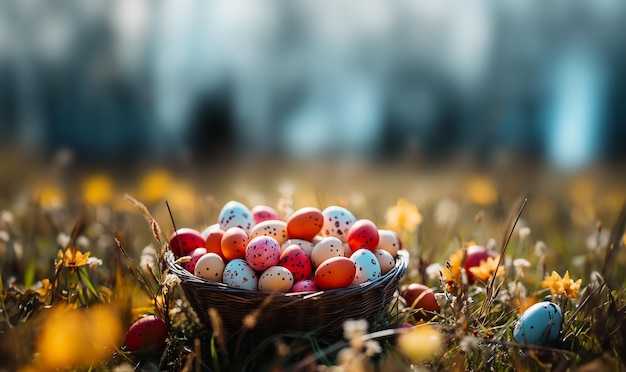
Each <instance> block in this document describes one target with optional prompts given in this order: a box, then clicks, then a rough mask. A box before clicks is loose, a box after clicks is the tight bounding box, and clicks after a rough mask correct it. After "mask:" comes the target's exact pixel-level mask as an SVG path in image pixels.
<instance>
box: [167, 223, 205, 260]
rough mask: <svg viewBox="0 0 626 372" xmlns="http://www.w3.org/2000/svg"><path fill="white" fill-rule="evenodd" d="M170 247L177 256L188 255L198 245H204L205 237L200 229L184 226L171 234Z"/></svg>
mask: <svg viewBox="0 0 626 372" xmlns="http://www.w3.org/2000/svg"><path fill="white" fill-rule="evenodd" d="M169 242H170V249H171V250H172V252H173V253H174V255H176V257H182V256H186V255H188V254H189V253H190V252H191V251H193V250H194V249H196V248H198V247H204V238H203V237H202V235H201V234H200V232H199V231H197V230H194V229H190V228H188V227H183V228H181V229H178V230H176V231H175V232H174V233H173V234H172V235H171V236H170V240H169Z"/></svg>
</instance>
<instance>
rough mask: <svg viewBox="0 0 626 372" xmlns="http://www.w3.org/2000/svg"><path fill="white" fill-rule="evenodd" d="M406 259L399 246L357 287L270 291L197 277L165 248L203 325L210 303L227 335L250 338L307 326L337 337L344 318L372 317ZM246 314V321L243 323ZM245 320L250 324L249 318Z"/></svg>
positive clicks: (387, 296)
mask: <svg viewBox="0 0 626 372" xmlns="http://www.w3.org/2000/svg"><path fill="white" fill-rule="evenodd" d="M408 260H409V254H408V252H407V251H405V250H400V251H399V252H398V258H397V259H396V265H395V266H394V267H393V268H392V269H391V270H390V271H389V272H388V273H387V274H385V275H384V276H382V277H380V278H379V279H377V280H375V281H372V282H367V283H364V284H362V285H360V286H355V287H347V288H342V289H333V290H327V291H319V292H315V293H278V294H274V295H271V294H268V293H264V292H258V291H249V290H244V289H238V288H232V287H228V286H226V285H225V284H223V283H216V282H212V281H210V280H206V279H203V278H199V277H197V276H195V275H192V274H191V273H189V272H188V271H187V270H185V269H184V268H182V267H181V266H179V265H177V264H174V263H173V262H174V255H173V254H172V253H171V252H168V257H167V265H168V267H169V269H170V271H171V272H172V273H174V274H175V275H177V276H178V277H179V278H180V279H181V285H182V287H183V290H184V292H185V295H186V296H187V299H188V300H189V302H190V303H191V306H192V307H193V309H194V310H195V311H196V313H197V314H198V317H199V318H200V320H201V321H202V322H203V323H204V325H205V326H206V327H207V328H208V329H209V330H210V329H211V321H210V317H209V309H210V308H214V309H215V310H217V312H218V313H219V316H220V318H221V322H222V327H223V332H224V333H226V337H227V338H233V337H235V336H237V335H238V334H241V333H240V332H243V331H244V330H245V331H246V332H249V335H252V336H253V337H254V338H255V339H264V338H268V337H271V336H273V335H277V334H280V333H288V332H305V331H313V330H315V331H316V334H319V335H334V336H337V335H341V334H342V333H341V329H342V326H343V322H344V321H345V320H348V319H367V320H368V321H370V322H372V321H374V320H375V319H376V317H378V316H379V315H380V314H381V312H383V311H385V310H386V307H387V305H389V304H390V303H391V301H392V300H393V294H394V292H395V291H396V290H397V289H398V282H399V280H400V278H401V277H402V275H403V274H404V272H405V270H406V268H407V265H408ZM246 317H248V318H247V319H248V322H246V324H247V327H244V326H243V325H244V319H246ZM251 319H252V320H253V321H252V324H251V323H250V322H249V321H250V320H251ZM249 335H247V336H246V337H248V336H249Z"/></svg>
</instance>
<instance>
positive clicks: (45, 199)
mask: <svg viewBox="0 0 626 372" xmlns="http://www.w3.org/2000/svg"><path fill="white" fill-rule="evenodd" d="M35 198H37V200H38V201H39V205H41V207H42V208H44V209H55V208H59V207H62V206H64V205H65V195H64V194H63V191H62V190H61V188H60V187H59V186H57V185H55V184H52V183H43V184H41V185H40V186H38V187H37V188H36V190H35Z"/></svg>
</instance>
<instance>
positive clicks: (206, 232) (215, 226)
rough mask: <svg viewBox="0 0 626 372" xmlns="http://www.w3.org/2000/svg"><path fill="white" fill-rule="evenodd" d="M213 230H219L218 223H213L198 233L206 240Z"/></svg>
mask: <svg viewBox="0 0 626 372" xmlns="http://www.w3.org/2000/svg"><path fill="white" fill-rule="evenodd" d="M215 230H221V228H220V224H219V223H214V224H213V225H209V226H207V227H206V228H205V229H204V230H202V232H201V233H200V236H202V237H203V238H204V239H206V237H207V236H208V235H209V233H211V232H212V231H215Z"/></svg>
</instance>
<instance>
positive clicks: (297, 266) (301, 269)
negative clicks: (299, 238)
mask: <svg viewBox="0 0 626 372" xmlns="http://www.w3.org/2000/svg"><path fill="white" fill-rule="evenodd" d="M280 265H281V266H283V267H285V268H287V270H289V271H290V272H291V274H292V275H293V278H294V280H296V281H298V280H304V279H308V278H310V277H311V272H312V271H313V267H312V265H311V258H310V257H309V255H308V254H307V253H306V251H305V250H304V248H302V247H300V246H299V245H295V244H292V245H290V246H289V247H287V248H286V249H285V250H284V251H283V252H282V253H281V254H280Z"/></svg>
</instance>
